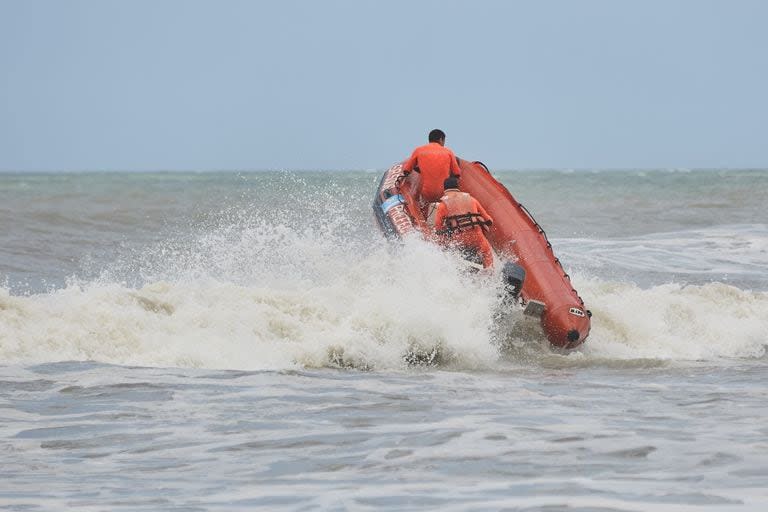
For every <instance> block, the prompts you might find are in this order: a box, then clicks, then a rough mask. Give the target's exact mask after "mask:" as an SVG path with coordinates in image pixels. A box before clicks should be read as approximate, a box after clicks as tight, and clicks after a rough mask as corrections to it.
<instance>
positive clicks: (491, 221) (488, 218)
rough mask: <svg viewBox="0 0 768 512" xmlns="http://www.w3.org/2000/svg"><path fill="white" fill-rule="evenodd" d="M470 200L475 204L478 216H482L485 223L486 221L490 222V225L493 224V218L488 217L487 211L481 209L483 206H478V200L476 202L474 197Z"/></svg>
mask: <svg viewBox="0 0 768 512" xmlns="http://www.w3.org/2000/svg"><path fill="white" fill-rule="evenodd" d="M472 200H473V201H474V202H475V207H476V208H477V212H478V213H479V214H480V215H482V216H483V218H484V219H485V220H486V221H488V222H490V223H491V224H493V217H491V216H490V215H488V212H487V211H485V208H483V205H481V204H480V201H478V200H477V199H475V198H474V197H473V198H472ZM489 225H490V224H489Z"/></svg>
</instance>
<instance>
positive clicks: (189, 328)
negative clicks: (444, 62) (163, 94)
mask: <svg viewBox="0 0 768 512" xmlns="http://www.w3.org/2000/svg"><path fill="white" fill-rule="evenodd" d="M380 174H381V173H380V172H379V171H370V172H363V171H361V172H335V171H328V172H293V173H291V172H253V173H250V172H243V173H235V172H218V173H53V174H34V173H33V174H29V173H23V174H22V173H18V174H15V173H5V174H0V510H85V511H87V510H253V509H259V508H264V509H267V510H521V511H523V510H524V511H551V510H563V509H567V510H585V511H586V510H600V511H607V510H611V511H643V510H662V511H681V510H707V511H711V510H718V511H720V510H755V511H758V510H759V511H763V510H766V507H768V440H767V438H768V384H767V382H766V380H767V379H766V369H767V368H768V356H767V355H766V348H768V271H767V270H766V269H767V268H768V215H767V214H766V213H765V204H766V201H768V170H727V171H725V170H701V171H687V170H648V171H599V170H595V171H556V170H552V171H504V172H494V174H495V175H496V176H497V177H498V178H499V179H500V180H501V181H502V182H503V183H504V184H505V185H507V187H508V188H509V189H510V191H511V192H512V193H513V194H514V195H515V196H516V197H517V199H518V200H520V201H521V202H522V203H523V204H525V205H526V207H527V208H528V209H529V210H530V211H531V212H532V213H533V214H534V216H535V217H536V218H537V220H538V221H539V222H540V224H541V225H542V226H543V227H544V228H545V229H546V230H547V233H548V235H549V238H550V240H551V241H552V243H553V246H554V249H555V252H556V254H557V255H558V256H559V257H560V259H561V261H562V262H563V264H564V266H565V268H566V270H567V271H568V273H569V274H570V275H571V277H572V280H573V283H574V285H575V288H576V289H577V290H578V291H579V293H580V295H581V296H582V298H583V299H584V300H585V302H586V305H587V307H588V308H589V309H590V310H591V311H592V312H593V315H594V316H593V319H592V320H593V324H592V325H593V327H592V333H591V335H590V337H589V338H588V340H587V342H586V343H585V345H584V346H583V347H581V348H580V349H579V350H577V351H573V352H571V353H567V354H564V353H556V352H553V351H551V350H550V349H549V348H548V347H547V346H546V344H545V343H544V342H543V337H542V336H541V334H540V333H539V332H538V330H537V328H536V326H535V323H532V322H531V321H530V320H528V319H525V318H522V316H521V315H519V312H511V313H510V314H508V315H506V316H505V317H504V318H503V319H502V320H499V319H498V316H497V315H495V313H496V312H497V311H498V307H499V298H498V297H499V296H498V292H499V290H498V284H497V281H496V280H495V279H494V276H485V277H479V278H478V277H476V276H467V275H465V274H464V273H462V272H461V270H460V269H461V265H460V263H459V262H458V261H457V259H456V258H455V257H454V256H453V255H450V254H445V253H443V252H441V251H439V250H437V249H436V248H435V247H433V246H430V245H429V244H426V243H424V242H422V241H420V240H407V241H405V243H403V244H402V245H396V246H392V245H389V244H388V243H386V242H385V241H384V240H383V238H382V237H381V235H380V234H379V233H378V230H377V228H376V225H375V222H374V219H373V216H372V213H371V201H372V197H373V193H374V191H375V189H376V186H377V184H378V180H379V178H380ZM414 353H415V354H427V355H430V357H427V358H426V359H424V358H422V359H419V360H420V361H424V360H428V361H429V364H414V363H413V358H411V357H409V354H414Z"/></svg>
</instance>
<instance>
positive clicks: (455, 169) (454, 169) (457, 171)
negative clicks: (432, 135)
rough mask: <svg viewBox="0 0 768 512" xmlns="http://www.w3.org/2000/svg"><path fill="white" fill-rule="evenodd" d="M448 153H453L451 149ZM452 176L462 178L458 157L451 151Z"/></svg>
mask: <svg viewBox="0 0 768 512" xmlns="http://www.w3.org/2000/svg"><path fill="white" fill-rule="evenodd" d="M448 151H451V150H450V149H449V150H448ZM451 174H453V175H454V176H456V177H459V176H461V167H459V161H458V160H457V159H456V155H454V154H453V151H451Z"/></svg>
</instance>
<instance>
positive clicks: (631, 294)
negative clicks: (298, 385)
mask: <svg viewBox="0 0 768 512" xmlns="http://www.w3.org/2000/svg"><path fill="white" fill-rule="evenodd" d="M669 175H670V173H660V174H659V176H660V178H662V180H663V179H665V178H668V177H669ZM508 176H510V177H513V178H514V182H515V183H518V182H519V183H521V184H524V183H525V179H523V178H526V179H528V178H534V180H533V181H535V180H538V179H540V178H539V177H538V176H533V175H530V174H528V175H525V174H522V175H521V174H516V173H513V174H510V175H508ZM706 177H707V178H709V179H713V178H717V176H711V175H708V176H706ZM748 177H749V176H748ZM758 177H761V176H758ZM180 178H181V177H180V176H178V175H117V176H116V177H114V178H110V177H107V176H102V175H70V176H65V177H62V176H55V177H52V180H53V181H57V182H59V183H56V184H54V185H52V184H50V183H48V182H47V181H46V180H44V179H43V178H42V177H40V176H33V177H25V176H13V175H10V176H4V177H3V184H4V191H5V194H7V195H10V194H12V193H13V192H14V189H15V190H16V191H25V190H29V187H37V188H35V191H36V192H38V193H41V194H45V193H46V191H47V190H50V191H51V197H50V198H49V199H48V200H47V201H45V202H44V204H47V205H48V206H47V207H46V208H47V209H49V210H57V215H56V216H52V215H50V212H46V211H40V210H43V208H42V207H40V206H38V207H36V209H33V211H32V212H29V213H27V214H25V215H24V216H23V217H24V219H23V220H21V221H20V222H18V223H15V224H16V225H17V226H18V225H19V224H20V227H17V228H15V229H18V230H19V231H20V232H19V233H17V237H16V240H19V239H23V238H24V237H25V236H26V239H27V240H28V241H29V247H20V248H18V249H17V250H15V251H13V250H11V251H8V252H7V253H6V255H8V254H10V258H11V261H10V262H9V264H6V269H5V274H6V277H5V281H6V285H5V287H3V288H1V289H0V312H2V313H1V315H0V357H2V360H3V361H5V362H6V364H36V363H47V362H55V361H96V362H100V363H108V364H118V365H139V366H159V367H163V366H175V367H194V368H217V369H241V370H266V369H270V370H276V369H278V370H279V369H298V368H322V367H332V368H333V367H352V368H360V369H386V370H392V369H402V368H405V367H407V366H408V363H409V361H408V354H412V353H413V352H416V353H425V354H430V353H433V354H435V355H436V357H434V358H433V359H431V362H434V363H437V364H439V365H440V366H444V367H447V368H454V369H494V368H497V367H498V365H500V364H503V363H504V362H508V361H509V357H508V356H509V353H510V351H509V349H510V348H514V347H520V346H526V347H527V349H528V350H526V352H527V353H528V352H530V353H529V354H528V356H527V357H534V358H535V357H539V356H540V357H550V356H551V354H550V353H549V350H547V348H546V345H545V344H544V343H542V339H541V336H540V335H538V334H537V332H536V329H533V328H531V326H530V325H528V323H529V322H530V320H529V319H527V318H524V317H523V316H522V315H520V314H519V312H511V313H507V314H505V315H502V318H500V315H499V312H500V310H501V304H500V300H499V297H500V295H501V294H500V290H499V289H498V288H499V287H498V286H497V284H496V283H497V282H499V280H498V279H496V277H497V276H483V277H478V276H472V275H466V274H463V273H462V272H461V265H460V263H459V260H458V259H457V257H456V256H455V255H451V254H446V253H443V252H441V251H439V250H438V249H436V248H435V247H434V246H432V245H430V244H428V243H425V242H423V241H421V240H419V239H417V238H416V237H414V238H413V239H411V240H407V241H406V242H405V243H404V244H401V245H399V246H389V245H388V244H387V243H385V242H384V240H383V239H382V238H381V237H380V235H379V233H377V232H375V228H374V227H373V223H372V221H371V219H370V214H369V213H368V212H367V207H368V206H369V205H368V204H367V203H368V201H369V194H368V193H367V192H368V191H369V190H370V188H369V187H370V185H371V183H373V182H374V181H375V177H374V176H371V175H368V174H365V173H358V174H343V173H342V174H330V175H329V177H327V178H326V177H325V176H322V175H318V174H308V175H301V174H298V175H297V174H290V173H283V174H280V173H276V174H274V173H273V174H269V173H267V174H254V175H244V176H232V175H202V176H200V175H192V176H191V178H192V179H190V180H189V181H184V180H182V179H180ZM549 178H550V179H552V178H553V177H552V176H549ZM554 178H561V179H565V180H573V179H574V177H573V175H568V174H566V175H557V174H556V175H555V176H554ZM586 178H587V179H586V180H585V181H589V180H590V179H591V178H592V176H591V175H587V176H586ZM607 178H609V179H612V180H613V179H616V176H615V175H613V174H609V175H608V176H607ZM638 178H639V177H638V176H635V175H628V176H625V177H624V180H625V181H626V182H627V183H624V184H622V185H623V186H622V187H621V189H622V190H623V189H624V187H625V186H628V185H629V184H630V183H631V182H632V181H633V180H637V179H638ZM112 179H114V182H113V181H111V180H112ZM691 179H693V180H694V181H695V180H697V179H699V178H698V177H696V176H691ZM199 181H202V183H197V182H199ZM606 181H609V180H606ZM62 182H63V186H65V187H66V186H69V187H70V188H72V189H73V190H77V191H79V193H80V194H82V195H84V196H85V197H83V198H78V197H72V196H76V194H72V195H67V194H63V195H59V193H58V191H56V192H55V193H54V187H55V186H58V187H61V186H62ZM91 182H93V183H91ZM166 182H170V183H166ZM156 183H159V184H160V187H158V188H159V190H155V191H151V190H150V193H149V194H148V197H146V198H143V199H142V200H141V201H143V203H142V204H140V205H136V208H137V209H140V211H148V210H150V211H151V209H152V208H154V209H156V210H157V211H158V213H159V214H160V215H159V217H160V221H158V220H157V219H151V220H150V221H149V222H148V223H147V224H149V225H150V226H151V227H152V228H154V229H156V230H157V231H158V233H159V234H160V235H161V237H162V238H160V239H159V240H154V241H149V242H147V241H146V240H145V239H144V237H145V236H146V235H145V234H142V237H135V238H138V243H137V241H136V240H132V239H131V238H130V237H131V235H135V234H136V233H141V232H142V231H143V230H142V219H141V216H140V215H137V216H136V218H135V219H131V218H130V215H131V214H132V213H133V212H130V211H128V209H129V206H128V204H126V203H124V201H125V199H124V198H123V197H121V195H118V193H119V192H120V190H121V189H122V188H128V189H129V190H131V189H132V188H139V187H144V186H151V185H153V184H156ZM84 185H91V187H90V189H86V188H85V187H84ZM174 185H182V189H181V191H180V192H179V191H177V190H176V189H175V188H173V186H174ZM211 185H213V186H214V189H215V188H216V187H218V189H219V190H218V193H219V194H218V195H222V193H224V194H226V195H225V196H224V197H223V198H222V199H228V201H221V202H220V203H216V201H215V199H214V198H210V197H204V196H202V195H201V190H198V187H199V188H202V189H203V190H205V189H208V188H209V187H211ZM366 185H367V187H366ZM584 186H587V184H586V183H585V184H584ZM47 187H50V188H47ZM518 188H521V187H518ZM91 189H92V190H93V191H90V190H91ZM517 193H518V195H519V196H520V197H521V199H522V200H525V199H526V196H531V195H532V196H533V199H539V200H542V199H543V200H544V201H543V202H544V203H546V199H547V198H546V197H544V198H542V197H541V195H542V194H543V193H544V190H536V189H535V188H534V189H533V190H532V191H530V192H526V191H525V190H524V189H521V190H518V191H517ZM537 194H538V196H539V197H536V195H537ZM89 195H90V196H93V195H96V196H97V197H89ZM185 195H186V196H188V197H184V196H185ZM171 198H172V199H173V200H172V201H170V202H171V206H170V207H168V206H167V205H165V204H163V203H164V202H166V201H168V200H169V199H171ZM284 198H291V199H292V200H290V201H284ZM528 198H530V197H528ZM78 199H83V201H79V200H78ZM185 199H186V201H185ZM107 200H110V201H112V202H113V203H114V205H113V208H112V209H111V210H110V209H109V208H106V209H107V210H110V211H111V213H110V214H106V213H105V206H104V204H105V201H107ZM15 201H18V204H15V205H14V199H12V198H11V204H10V207H11V208H17V209H18V208H21V207H22V204H21V200H19V199H15ZM153 201H154V202H153ZM89 203H90V204H89ZM173 203H181V204H176V205H175V204H173ZM228 203H229V204H228ZM174 207H175V208H174ZM594 207H595V208H596V209H602V208H603V206H602V205H600V204H599V203H595V204H594ZM658 208H659V209H660V210H663V208H664V205H663V204H660V205H659V206H658ZM545 213H546V212H545ZM610 213H611V212H610V211H609V212H605V211H601V212H600V215H602V216H606V214H610ZM174 215H175V216H174ZM600 215H596V216H595V217H597V218H598V223H597V224H595V223H594V221H592V222H593V223H592V224H591V227H592V229H594V230H595V231H601V230H602V231H608V230H613V229H614V226H613V225H612V223H611V222H610V220H612V219H610V218H609V219H607V220H608V221H604V222H603V225H600V223H599V217H600ZM176 216H178V217H176ZM608 216H609V217H610V215H608ZM29 217H31V218H29ZM94 218H96V219H99V221H100V223H101V224H102V227H98V226H96V227H94V224H95V223H94ZM584 220H585V219H578V218H577V219H571V220H570V224H572V225H575V226H579V225H581V226H583V225H584V224H583V222H584ZM110 223H111V224H110ZM46 224H51V225H49V226H48V229H49V230H50V232H51V233H52V235H51V236H52V237H53V240H51V241H48V243H49V244H52V246H51V249H50V251H48V253H49V254H48V255H47V256H50V253H53V254H54V255H56V253H57V252H58V253H59V254H58V257H59V259H67V260H70V259H72V256H73V255H72V254H71V252H70V251H71V250H72V247H71V245H70V244H71V240H70V238H71V236H72V234H73V233H77V235H76V236H78V237H80V238H82V239H83V240H86V241H87V242H88V243H87V246H95V245H97V244H98V242H99V241H101V240H104V241H106V242H107V243H108V245H112V246H114V249H113V251H112V252H111V253H107V254H102V255H101V258H102V260H103V261H102V262H99V261H95V257H94V255H93V254H89V253H88V252H87V251H86V252H84V253H83V254H81V255H80V256H81V261H80V267H79V268H77V269H76V270H75V271H73V272H72V273H71V274H70V275H67V276H60V275H59V276H56V275H53V276H52V277H53V279H51V280H52V281H54V282H55V281H56V279H61V278H62V277H65V278H66V280H64V281H63V282H62V283H61V284H60V285H58V286H55V285H53V286H52V285H47V287H44V286H45V285H44V284H43V283H45V282H47V280H48V279H50V277H51V274H53V273H54V272H55V271H56V270H57V269H56V267H55V265H54V264H52V263H49V264H48V265H47V266H48V268H46V266H44V267H43V268H41V269H39V270H38V269H35V268H34V267H33V266H32V264H33V263H37V262H38V260H37V259H36V258H38V257H39V255H38V254H37V253H38V247H39V245H38V244H37V243H35V242H34V237H32V236H31V234H29V233H28V234H26V235H24V233H23V229H24V228H26V229H30V230H35V229H37V230H38V231H39V230H40V229H41V228H42V227H43V226H44V225H46ZM107 224H109V225H107ZM153 224H154V225H153ZM104 225H106V226H104ZM123 226H125V227H127V230H126V233H125V234H123V235H120V232H119V230H120V229H121V227H123ZM181 226H186V228H185V230H182V231H179V229H180V228H181ZM89 227H94V229H92V232H90V231H89V229H88V228H89ZM545 227H546V224H545ZM673 228H676V229H673ZM57 230H59V231H61V234H57V233H56V231H57ZM116 233H117V236H115V235H116ZM4 236H5V237H6V238H8V237H9V235H8V234H7V233H6V234H5V235H4ZM110 238H112V240H110ZM115 240H117V241H118V243H115ZM57 241H58V242H59V243H60V246H57V245H56V242H57ZM16 243H19V242H16ZM554 247H555V251H556V253H557V254H559V256H560V257H561V259H562V260H563V262H564V263H565V264H566V265H567V266H569V267H568V268H569V270H570V272H571V275H572V279H573V282H574V284H575V286H576V287H577V289H579V290H583V291H582V292H581V293H582V296H583V297H584V298H585V300H586V301H587V303H588V307H589V308H591V310H592V311H593V312H594V315H595V316H594V322H593V323H594V327H593V331H592V334H591V336H590V338H589V342H588V343H587V344H586V345H585V346H584V347H583V349H581V350H579V351H577V352H574V353H572V354H570V355H567V356H563V358H564V360H563V364H568V360H573V362H574V363H578V364H584V361H585V360H587V361H588V360H595V361H606V360H617V361H621V360H632V359H658V360H661V361H664V360H669V361H677V360H679V361H693V360H716V359H718V358H743V357H746V358H759V357H762V356H763V355H764V353H765V348H766V343H768V338H767V337H766V333H768V294H766V292H765V288H766V282H765V279H766V278H765V274H764V272H762V269H763V268H764V266H763V265H762V264H763V263H764V261H765V259H766V254H767V252H766V251H768V228H766V225H764V224H741V225H740V224H730V225H721V226H712V227H705V228H693V229H688V230H680V229H679V226H677V225H675V226H666V230H663V231H662V232H660V233H648V234H639V235H637V234H636V235H635V236H634V237H626V236H625V237H608V238H603V237H597V238H584V237H583V236H582V237H574V238H559V239H558V238H556V239H554ZM11 249H14V248H13V247H12V248H11ZM27 256H29V258H27ZM25 265H26V267H27V268H24V266H25ZM19 267H21V268H20V269H19ZM25 271H26V272H27V274H32V275H34V274H35V273H36V272H37V274H39V275H38V276H37V278H38V281H39V283H40V284H37V285H36V289H35V287H32V290H29V289H28V290H27V291H26V292H24V291H23V289H22V286H21V282H20V281H21V280H19V279H15V278H16V276H22V275H24V272H25ZM729 281H732V282H734V283H735V284H730V282H729ZM737 285H738V286H737ZM750 285H751V286H750ZM14 289H19V290H22V291H21V293H15V292H14ZM512 353H513V354H514V353H516V352H515V351H514V350H513V351H512Z"/></svg>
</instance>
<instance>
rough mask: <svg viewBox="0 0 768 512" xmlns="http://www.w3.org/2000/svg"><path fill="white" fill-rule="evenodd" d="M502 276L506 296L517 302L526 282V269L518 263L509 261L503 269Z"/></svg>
mask: <svg viewBox="0 0 768 512" xmlns="http://www.w3.org/2000/svg"><path fill="white" fill-rule="evenodd" d="M501 275H502V279H504V293H505V295H506V296H507V297H511V298H512V299H514V300H515V301H517V299H518V298H519V297H520V291H521V290H522V289H523V283H524V282H525V269H524V268H523V267H521V266H520V265H518V264H517V263H512V262H511V261H507V262H506V263H504V266H503V267H502V269H501Z"/></svg>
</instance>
